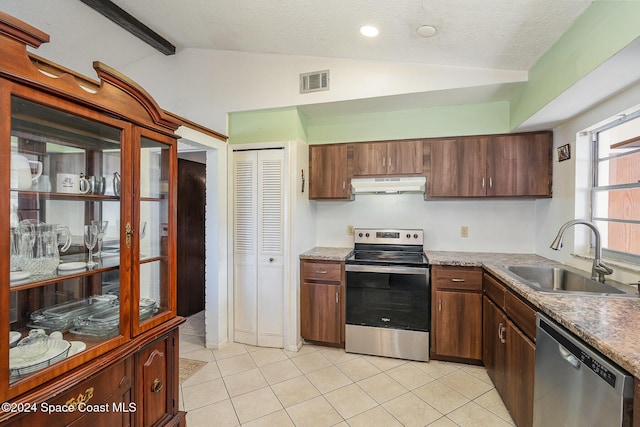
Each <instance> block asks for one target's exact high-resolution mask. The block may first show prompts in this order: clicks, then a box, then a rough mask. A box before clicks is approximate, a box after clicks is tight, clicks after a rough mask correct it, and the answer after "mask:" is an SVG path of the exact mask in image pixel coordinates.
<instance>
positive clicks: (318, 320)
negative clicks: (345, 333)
mask: <svg viewBox="0 0 640 427" xmlns="http://www.w3.org/2000/svg"><path fill="white" fill-rule="evenodd" d="M341 292H342V286H340V285H331V284H325V283H308V282H304V283H303V284H302V287H301V290H300V329H301V330H300V332H301V335H302V337H303V338H304V339H306V340H309V341H321V342H327V343H336V344H337V343H340V337H341V327H340V326H341V323H340V316H341V312H342V310H341V303H340V302H341V301H342V297H341Z"/></svg>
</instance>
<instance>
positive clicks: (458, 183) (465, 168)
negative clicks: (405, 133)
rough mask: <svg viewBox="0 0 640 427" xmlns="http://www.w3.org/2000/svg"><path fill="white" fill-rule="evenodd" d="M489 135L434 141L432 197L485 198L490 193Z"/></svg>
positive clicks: (432, 146) (432, 149)
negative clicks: (487, 173) (487, 185)
mask: <svg viewBox="0 0 640 427" xmlns="http://www.w3.org/2000/svg"><path fill="white" fill-rule="evenodd" d="M488 140H489V137H478V138H451V139H440V140H434V141H433V142H432V143H431V191H430V193H429V194H428V196H429V197H481V196H484V195H485V194H486V190H485V183H484V180H485V170H486V163H487V161H486V145H487V142H488Z"/></svg>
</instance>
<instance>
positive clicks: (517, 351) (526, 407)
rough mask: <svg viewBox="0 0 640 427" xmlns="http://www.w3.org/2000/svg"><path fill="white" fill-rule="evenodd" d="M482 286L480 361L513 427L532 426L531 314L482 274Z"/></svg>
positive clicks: (533, 359)
mask: <svg viewBox="0 0 640 427" xmlns="http://www.w3.org/2000/svg"><path fill="white" fill-rule="evenodd" d="M483 286H484V297H483V315H482V317H483V322H482V323H483V354H482V361H483V363H484V365H485V368H486V369H487V373H488V374H489V377H490V378H491V380H492V381H493V383H494V384H495V386H496V390H497V391H498V394H500V397H501V398H502V400H503V401H504V403H505V406H506V407H507V409H508V410H509V413H510V414H511V417H512V418H513V421H514V422H515V424H516V425H517V426H518V427H528V426H531V425H532V424H533V390H534V380H535V352H536V347H535V343H534V341H533V340H534V339H535V327H534V325H531V324H530V323H531V321H533V322H535V311H534V309H533V308H532V307H530V306H529V305H527V304H526V303H525V302H524V301H522V300H521V299H520V298H519V297H517V296H516V295H515V294H513V293H512V292H511V291H510V290H509V289H508V288H506V287H505V286H503V285H502V284H501V283H500V282H499V281H497V280H496V279H495V278H494V277H492V276H489V275H487V274H485V276H484V284H483ZM518 321H520V322H521V323H518ZM524 331H526V333H525V332H524ZM532 334H533V335H532Z"/></svg>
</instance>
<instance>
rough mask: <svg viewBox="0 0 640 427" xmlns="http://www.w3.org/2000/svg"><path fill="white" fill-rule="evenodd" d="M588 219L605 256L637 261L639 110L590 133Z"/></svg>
mask: <svg viewBox="0 0 640 427" xmlns="http://www.w3.org/2000/svg"><path fill="white" fill-rule="evenodd" d="M592 135H593V157H592V158H593V192H592V209H591V219H592V221H593V222H595V224H596V225H597V226H598V228H599V229H600V232H601V234H602V248H603V250H604V251H605V252H606V254H607V256H610V257H615V258H627V259H629V260H633V261H636V262H637V261H638V260H640V111H638V112H636V113H634V114H630V115H625V116H622V117H620V118H619V119H618V120H616V121H614V122H611V123H609V124H607V125H605V126H603V127H600V128H599V129H596V130H595V131H593V132H592Z"/></svg>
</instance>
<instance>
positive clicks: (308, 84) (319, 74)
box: [300, 70, 329, 93]
mask: <svg viewBox="0 0 640 427" xmlns="http://www.w3.org/2000/svg"><path fill="white" fill-rule="evenodd" d="M321 90H329V70H323V71H314V72H312V73H303V74H300V93H309V92H318V91H321Z"/></svg>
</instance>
